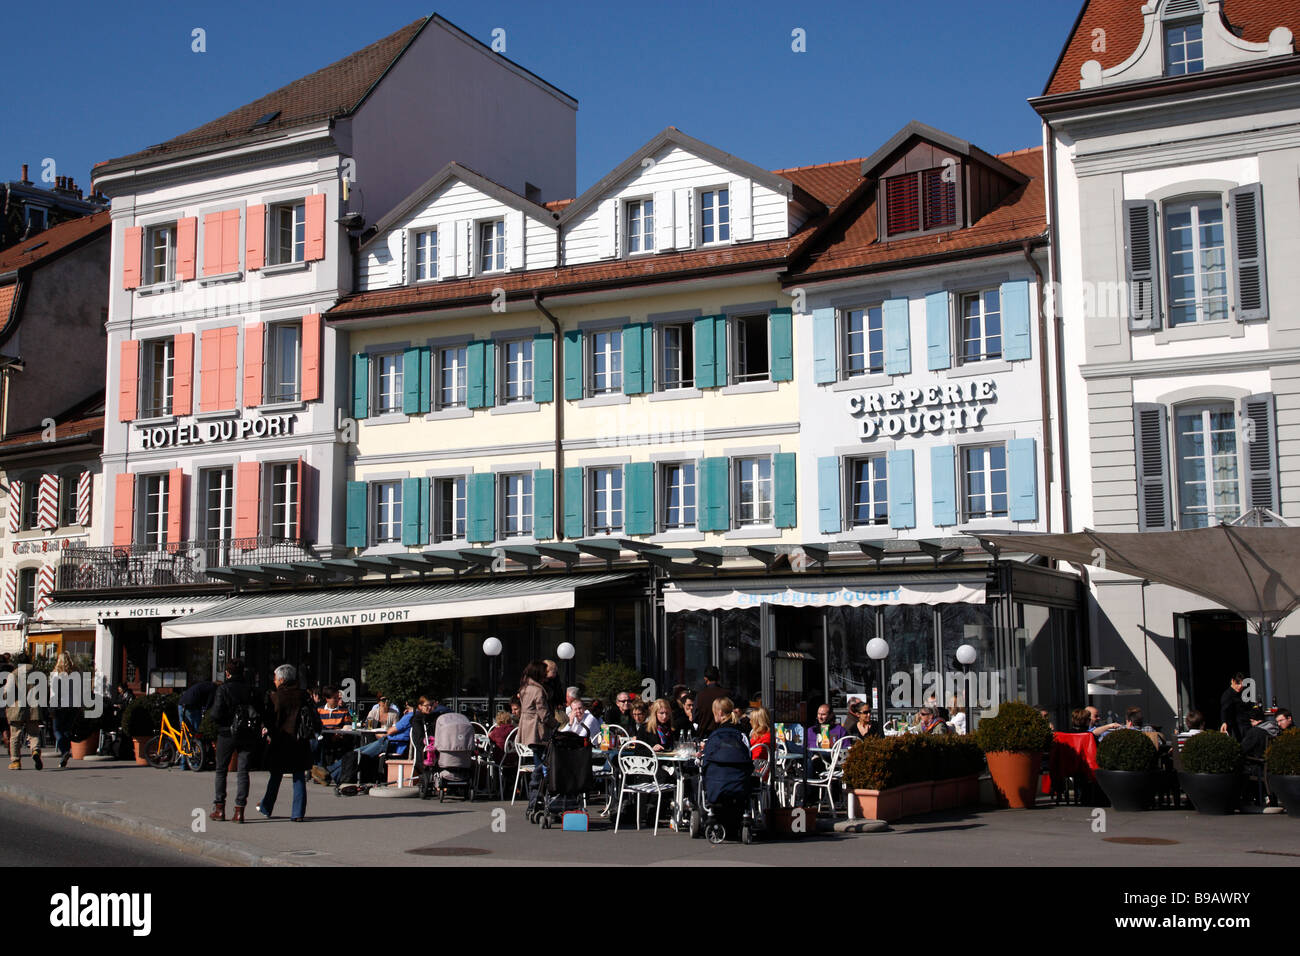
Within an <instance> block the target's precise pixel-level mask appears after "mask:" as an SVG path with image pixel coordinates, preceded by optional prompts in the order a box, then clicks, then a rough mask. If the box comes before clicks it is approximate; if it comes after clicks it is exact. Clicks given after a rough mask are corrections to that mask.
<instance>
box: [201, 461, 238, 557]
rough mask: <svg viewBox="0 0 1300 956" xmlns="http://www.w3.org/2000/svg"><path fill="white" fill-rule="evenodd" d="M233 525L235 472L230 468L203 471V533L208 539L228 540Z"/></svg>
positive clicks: (232, 530) (232, 531)
mask: <svg viewBox="0 0 1300 956" xmlns="http://www.w3.org/2000/svg"><path fill="white" fill-rule="evenodd" d="M234 527H235V474H234V469H231V468H213V469H212V470H210V471H205V472H204V473H203V533H204V535H205V536H206V537H207V539H208V540H209V541H229V540H230V538H231V536H232V534H233V533H234Z"/></svg>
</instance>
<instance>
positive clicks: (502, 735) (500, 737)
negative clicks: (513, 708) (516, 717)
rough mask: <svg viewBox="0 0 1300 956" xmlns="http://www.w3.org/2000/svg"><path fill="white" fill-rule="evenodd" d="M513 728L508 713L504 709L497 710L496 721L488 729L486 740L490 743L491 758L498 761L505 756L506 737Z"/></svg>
mask: <svg viewBox="0 0 1300 956" xmlns="http://www.w3.org/2000/svg"><path fill="white" fill-rule="evenodd" d="M514 729H515V728H514V725H513V724H512V723H511V722H510V715H509V714H508V713H507V712H506V711H504V710H499V711H497V716H496V721H495V722H494V723H493V725H492V729H491V730H489V731H488V740H489V741H490V742H491V744H492V759H493V760H495V761H497V762H498V763H500V762H501V759H502V758H503V757H505V756H506V738H507V737H509V736H510V732H511V731H512V730H514Z"/></svg>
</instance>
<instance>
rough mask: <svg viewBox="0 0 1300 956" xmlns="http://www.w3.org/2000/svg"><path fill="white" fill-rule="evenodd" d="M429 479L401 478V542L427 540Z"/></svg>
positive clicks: (410, 545)
mask: <svg viewBox="0 0 1300 956" xmlns="http://www.w3.org/2000/svg"><path fill="white" fill-rule="evenodd" d="M428 499H429V479H427V478H403V479H402V544H404V545H407V546H408V547H413V546H419V545H423V544H424V543H425V542H427V541H428V540H429V518H428V515H429V500H428Z"/></svg>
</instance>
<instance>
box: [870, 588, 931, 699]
mask: <svg viewBox="0 0 1300 956" xmlns="http://www.w3.org/2000/svg"><path fill="white" fill-rule="evenodd" d="M883 624H884V626H883V631H884V633H883V635H882V636H883V637H884V638H885V640H886V641H888V642H889V657H888V658H887V659H886V662H885V663H886V672H887V675H888V678H887V679H888V680H889V698H888V700H887V701H886V703H887V705H888V710H887V712H886V716H889V717H893V716H895V715H896V713H897V712H899V711H907V712H909V715H910V712H912V711H915V710H918V709H919V708H920V707H921V706H922V705H924V703H925V700H924V699H923V698H924V697H925V696H926V695H927V694H928V693H929V691H928V688H927V684H929V683H931V682H933V677H931V678H930V680H929V681H927V679H926V675H927V674H930V675H933V674H934V673H936V672H937V671H938V668H937V667H936V666H935V663H936V662H935V659H934V651H935V645H934V608H933V607H931V606H930V605H928V604H913V605H903V604H898V605H893V606H891V607H886V608H885V609H884V615H883ZM936 696H937V694H936Z"/></svg>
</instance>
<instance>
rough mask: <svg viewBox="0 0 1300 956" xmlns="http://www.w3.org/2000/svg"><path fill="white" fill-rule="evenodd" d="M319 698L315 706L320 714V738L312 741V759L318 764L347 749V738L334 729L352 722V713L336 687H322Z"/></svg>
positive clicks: (344, 726) (340, 728)
mask: <svg viewBox="0 0 1300 956" xmlns="http://www.w3.org/2000/svg"><path fill="white" fill-rule="evenodd" d="M321 700H322V703H321V705H320V706H319V707H317V708H316V713H317V714H319V715H320V725H321V738H320V739H319V740H313V741H312V745H313V753H312V760H313V763H315V764H316V765H318V766H319V765H321V764H323V763H326V762H327V761H329V760H332V759H334V757H336V756H337V755H338V754H339V753H341V752H342V751H344V750H347V749H349V747H350V745H351V742H350V741H349V739H348V738H347V737H345V736H344V735H342V734H338V733H335V731H338V730H342V729H344V728H346V727H350V726H351V724H352V715H351V714H349V713H348V709H347V708H346V707H344V706H343V692H342V691H340V690H339V689H338V688H337V687H324V688H322V689H321Z"/></svg>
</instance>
